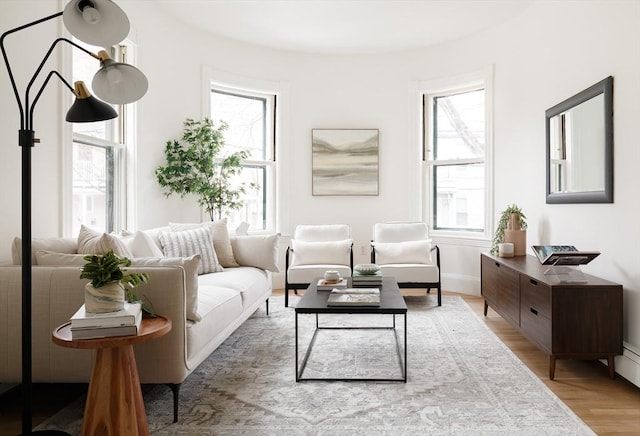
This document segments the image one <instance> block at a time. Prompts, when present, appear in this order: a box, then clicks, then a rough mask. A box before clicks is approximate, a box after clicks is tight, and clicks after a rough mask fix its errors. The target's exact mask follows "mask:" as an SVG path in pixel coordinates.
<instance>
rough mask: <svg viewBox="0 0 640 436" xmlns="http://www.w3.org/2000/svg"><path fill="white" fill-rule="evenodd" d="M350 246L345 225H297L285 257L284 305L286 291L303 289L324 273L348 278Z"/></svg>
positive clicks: (350, 266) (287, 294) (350, 264)
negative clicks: (332, 273) (334, 273)
mask: <svg viewBox="0 0 640 436" xmlns="http://www.w3.org/2000/svg"><path fill="white" fill-rule="evenodd" d="M352 248H353V243H352V241H351V231H350V228H349V226H348V225H346V224H329V225H299V226H297V227H296V230H295V233H294V235H293V239H291V245H290V246H289V247H287V252H286V256H285V264H286V273H285V285H284V306H285V307H288V306H289V290H290V289H292V290H294V292H296V293H297V290H298V289H306V288H307V287H308V286H309V284H310V283H311V281H312V280H313V279H315V278H318V277H322V276H323V275H324V273H325V271H328V270H334V271H338V272H339V273H340V275H341V276H342V277H349V276H351V270H352V269H353V250H352Z"/></svg>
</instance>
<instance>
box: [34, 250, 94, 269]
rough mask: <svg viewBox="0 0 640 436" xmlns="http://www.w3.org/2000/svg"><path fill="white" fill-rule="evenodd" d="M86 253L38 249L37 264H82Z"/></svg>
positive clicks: (84, 261)
mask: <svg viewBox="0 0 640 436" xmlns="http://www.w3.org/2000/svg"><path fill="white" fill-rule="evenodd" d="M85 256H86V254H68V253H56V252H53V251H46V250H40V251H37V252H36V260H37V264H38V265H59V266H84V264H85V263H87V261H86V260H84V257H85Z"/></svg>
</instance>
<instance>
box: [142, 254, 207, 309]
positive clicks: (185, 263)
mask: <svg viewBox="0 0 640 436" xmlns="http://www.w3.org/2000/svg"><path fill="white" fill-rule="evenodd" d="M199 265H200V255H199V254H194V255H193V256H190V257H133V258H131V267H136V266H181V267H182V268H183V269H184V277H185V293H186V294H187V295H186V297H187V301H186V302H185V306H186V310H187V319H189V320H191V321H200V315H198V267H199ZM152 280H153V273H151V274H149V281H152ZM178 291H179V290H178V289H176V292H178ZM151 303H152V304H153V301H152V302H151Z"/></svg>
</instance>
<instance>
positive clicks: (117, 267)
mask: <svg viewBox="0 0 640 436" xmlns="http://www.w3.org/2000/svg"><path fill="white" fill-rule="evenodd" d="M84 260H86V261H87V263H86V264H84V266H83V267H82V270H81V272H80V278H81V279H89V280H91V285H93V287H94V288H101V287H102V286H104V285H106V284H107V283H112V282H120V283H121V284H122V286H123V288H124V290H125V298H126V300H127V301H128V302H129V303H140V304H142V309H143V310H144V311H145V312H147V313H148V314H150V315H155V311H154V310H153V306H152V305H151V303H150V302H149V301H143V300H142V299H141V298H139V297H138V295H136V293H135V292H134V291H133V289H134V288H135V287H137V286H139V285H141V284H143V283H148V282H149V274H147V273H132V272H127V271H126V270H123V269H122V268H121V266H122V267H127V266H131V260H130V259H129V258H126V257H118V256H116V255H115V254H114V252H113V251H109V252H107V253H105V254H104V255H98V254H88V255H86V256H84Z"/></svg>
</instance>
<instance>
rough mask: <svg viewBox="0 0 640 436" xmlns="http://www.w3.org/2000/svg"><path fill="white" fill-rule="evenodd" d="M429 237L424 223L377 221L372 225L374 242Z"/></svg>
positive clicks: (413, 239)
mask: <svg viewBox="0 0 640 436" xmlns="http://www.w3.org/2000/svg"><path fill="white" fill-rule="evenodd" d="M427 239H429V227H428V226H427V224H425V223H377V224H375V225H374V227H373V240H374V241H375V242H403V241H418V240H427Z"/></svg>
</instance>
